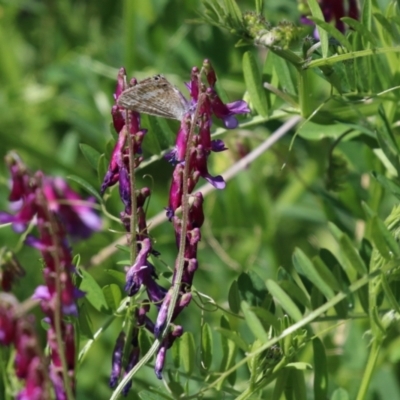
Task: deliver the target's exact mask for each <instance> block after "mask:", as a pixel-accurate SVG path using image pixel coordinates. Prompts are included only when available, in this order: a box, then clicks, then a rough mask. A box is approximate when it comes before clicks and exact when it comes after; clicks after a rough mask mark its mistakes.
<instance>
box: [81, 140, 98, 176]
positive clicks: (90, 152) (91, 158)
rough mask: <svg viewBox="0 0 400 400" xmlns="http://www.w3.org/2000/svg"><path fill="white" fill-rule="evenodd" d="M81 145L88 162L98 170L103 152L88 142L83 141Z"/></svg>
mask: <svg viewBox="0 0 400 400" xmlns="http://www.w3.org/2000/svg"><path fill="white" fill-rule="evenodd" d="M79 147H80V149H81V152H82V154H83V156H84V157H85V158H86V160H87V161H88V163H89V164H90V165H91V167H92V168H94V169H95V170H96V171H97V167H98V164H99V158H100V156H101V154H100V153H99V152H98V151H97V150H95V149H94V148H93V147H91V146H89V145H88V144H84V143H81V144H80V145H79Z"/></svg>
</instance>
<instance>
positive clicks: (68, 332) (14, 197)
mask: <svg viewBox="0 0 400 400" xmlns="http://www.w3.org/2000/svg"><path fill="white" fill-rule="evenodd" d="M6 162H7V164H8V166H9V169H10V171H11V178H12V188H11V194H10V196H9V200H10V201H12V202H13V203H14V205H13V207H14V209H15V208H16V209H17V211H16V213H15V214H9V213H6V212H1V213H0V222H2V223H12V226H13V228H14V230H15V231H16V232H23V231H24V230H25V229H26V228H27V226H28V225H29V224H35V225H36V228H37V231H38V236H37V237H36V236H34V235H31V234H29V235H28V236H27V238H26V240H25V243H26V244H28V245H30V246H32V247H34V248H36V249H37V250H39V251H40V253H41V256H42V259H43V276H44V282H45V284H44V285H41V286H39V287H38V288H36V290H35V293H34V295H33V298H34V299H37V300H39V301H40V305H41V308H42V310H43V312H44V313H45V315H46V319H45V320H46V322H47V323H48V324H49V328H48V330H47V341H48V346H49V349H50V359H51V362H50V365H49V372H48V374H49V377H50V380H51V382H52V383H53V386H54V389H55V393H56V397H57V399H65V398H66V392H67V391H72V392H73V391H74V386H75V384H74V369H75V340H74V326H73V324H72V323H69V322H67V321H66V320H65V318H64V317H65V316H77V304H76V301H77V299H78V298H80V297H81V296H83V292H81V291H79V290H78V289H77V288H76V287H75V285H74V283H73V274H74V272H75V267H74V265H73V264H72V254H71V251H70V248H69V245H68V241H67V234H70V235H71V236H72V237H74V238H87V237H88V236H89V235H90V234H91V233H92V232H93V231H94V230H98V229H100V227H101V220H100V218H99V217H98V216H97V215H96V214H95V213H94V212H93V211H92V207H91V206H92V203H93V199H89V200H88V201H86V202H84V201H83V200H82V199H81V198H80V196H79V195H78V194H77V193H76V192H75V191H73V190H72V189H71V188H70V187H69V186H68V184H67V183H66V182H65V181H64V180H62V179H61V178H52V177H47V176H45V175H44V174H43V173H42V172H40V171H38V172H36V173H35V174H31V173H30V172H29V171H28V170H27V169H26V168H25V166H24V165H23V164H22V162H21V161H20V160H19V159H18V158H17V157H16V156H14V155H9V156H7V158H6ZM17 334H18V331H17ZM16 340H18V338H16ZM18 357H22V358H23V357H24V354H22V353H21V354H20V353H19V348H18V347H17V358H16V360H18V359H19V358H18ZM65 375H67V376H68V379H69V381H70V387H69V388H66V387H65V385H64V382H65ZM29 377H30V375H28V377H27V378H26V379H27V380H26V390H27V388H29V387H30V385H32V384H34V382H31V381H30V380H29ZM32 379H36V376H35V375H34V374H33V375H32Z"/></svg>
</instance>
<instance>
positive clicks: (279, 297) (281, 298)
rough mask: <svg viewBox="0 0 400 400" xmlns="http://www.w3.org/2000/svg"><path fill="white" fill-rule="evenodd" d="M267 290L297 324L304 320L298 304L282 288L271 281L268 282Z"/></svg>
mask: <svg viewBox="0 0 400 400" xmlns="http://www.w3.org/2000/svg"><path fill="white" fill-rule="evenodd" d="M266 285H267V289H268V290H269V292H270V293H271V295H272V296H273V297H274V298H275V299H276V301H277V302H278V303H279V304H280V305H281V307H282V308H283V309H284V310H285V311H286V312H287V313H288V315H290V317H291V318H293V319H294V320H295V321H296V322H297V321H300V320H301V319H302V317H303V316H302V314H301V312H300V310H299V309H298V308H297V306H296V304H295V303H294V302H293V301H292V299H291V298H290V297H289V296H288V295H287V293H286V292H284V291H283V290H282V289H281V287H280V286H279V285H278V284H277V283H276V282H274V281H272V280H271V279H268V280H267V282H266Z"/></svg>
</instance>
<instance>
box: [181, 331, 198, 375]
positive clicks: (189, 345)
mask: <svg viewBox="0 0 400 400" xmlns="http://www.w3.org/2000/svg"><path fill="white" fill-rule="evenodd" d="M179 341H180V357H181V365H182V366H183V370H184V371H185V372H186V373H187V374H188V375H189V376H190V375H192V372H193V369H194V366H195V358H196V357H195V356H196V346H195V344H194V337H193V334H192V333H191V332H185V333H184V334H183V335H182V337H181V338H180V339H179Z"/></svg>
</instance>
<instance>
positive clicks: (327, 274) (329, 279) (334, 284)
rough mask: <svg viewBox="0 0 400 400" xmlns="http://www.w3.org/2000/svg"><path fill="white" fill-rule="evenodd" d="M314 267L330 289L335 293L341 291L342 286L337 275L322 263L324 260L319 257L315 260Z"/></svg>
mask: <svg viewBox="0 0 400 400" xmlns="http://www.w3.org/2000/svg"><path fill="white" fill-rule="evenodd" d="M312 261H313V265H314V268H315V269H316V271H317V272H318V274H319V275H320V277H321V278H322V279H323V280H324V282H325V283H326V284H327V285H329V287H330V288H331V289H332V290H334V291H335V292H339V291H340V285H339V282H338V281H337V279H336V278H335V275H333V273H332V271H331V270H330V269H329V268H328V267H327V265H326V264H325V263H324V262H323V261H322V259H321V258H320V257H319V256H317V257H314V258H313V260H312Z"/></svg>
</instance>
